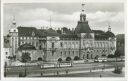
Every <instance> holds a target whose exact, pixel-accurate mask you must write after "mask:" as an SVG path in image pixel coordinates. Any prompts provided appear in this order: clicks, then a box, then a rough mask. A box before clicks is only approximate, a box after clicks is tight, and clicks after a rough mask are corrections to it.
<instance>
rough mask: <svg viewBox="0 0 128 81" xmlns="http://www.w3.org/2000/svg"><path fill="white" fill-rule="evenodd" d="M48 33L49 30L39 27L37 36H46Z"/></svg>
mask: <svg viewBox="0 0 128 81" xmlns="http://www.w3.org/2000/svg"><path fill="white" fill-rule="evenodd" d="M46 33H47V31H46V30H44V29H38V30H37V36H38V37H46Z"/></svg>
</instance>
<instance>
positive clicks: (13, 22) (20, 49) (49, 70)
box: [2, 1, 125, 78]
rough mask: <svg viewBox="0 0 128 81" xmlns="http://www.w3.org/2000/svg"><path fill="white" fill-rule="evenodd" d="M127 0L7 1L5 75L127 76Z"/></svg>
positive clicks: (4, 17) (41, 76) (4, 29)
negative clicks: (119, 0)
mask: <svg viewBox="0 0 128 81" xmlns="http://www.w3.org/2000/svg"><path fill="white" fill-rule="evenodd" d="M124 11H125V10H124V3H123V2H111V1H110V2H107V3H106V2H88V1H83V2H77V3H76V2H75V3H74V2H69V3H63V2H60V3H57V2H53V3H49V2H45V3H4V4H3V29H2V30H3V42H4V43H3V46H4V48H3V49H4V51H3V55H4V77H6V78H8V77H23V78H24V77H40V78H43V77H98V78H102V77H125V24H124V22H125V19H124Z"/></svg>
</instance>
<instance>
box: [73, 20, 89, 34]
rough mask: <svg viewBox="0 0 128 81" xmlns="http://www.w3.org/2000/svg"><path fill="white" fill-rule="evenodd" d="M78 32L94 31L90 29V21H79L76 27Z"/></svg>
mask: <svg viewBox="0 0 128 81" xmlns="http://www.w3.org/2000/svg"><path fill="white" fill-rule="evenodd" d="M75 32H76V33H92V30H91V29H90V27H89V25H88V22H87V21H86V22H80V21H79V22H78V24H77V26H76V29H75Z"/></svg>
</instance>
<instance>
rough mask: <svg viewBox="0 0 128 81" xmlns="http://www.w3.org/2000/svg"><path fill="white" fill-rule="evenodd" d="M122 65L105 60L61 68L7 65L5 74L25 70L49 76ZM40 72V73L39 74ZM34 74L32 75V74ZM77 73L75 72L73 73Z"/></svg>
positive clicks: (30, 73) (14, 74)
mask: <svg viewBox="0 0 128 81" xmlns="http://www.w3.org/2000/svg"><path fill="white" fill-rule="evenodd" d="M117 65H118V66H124V62H105V63H86V64H73V66H72V67H63V68H46V69H41V68H40V67H39V66H34V67H8V68H6V75H7V76H10V77H12V76H15V77H16V76H19V73H20V72H22V73H24V72H25V69H26V73H27V75H28V76H41V75H43V76H45V75H46V76H51V75H58V74H59V75H60V74H61V75H63V74H70V73H73V72H77V71H78V72H84V71H86V73H87V72H90V71H92V70H104V69H103V68H104V67H105V69H111V68H114V67H115V66H117ZM41 73H42V74H41ZM33 74H34V75H33ZM75 74H77V73H75Z"/></svg>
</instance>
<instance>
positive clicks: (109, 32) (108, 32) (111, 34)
mask: <svg viewBox="0 0 128 81" xmlns="http://www.w3.org/2000/svg"><path fill="white" fill-rule="evenodd" d="M105 34H106V36H108V37H115V35H114V33H112V32H111V31H107V32H106V33H105Z"/></svg>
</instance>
